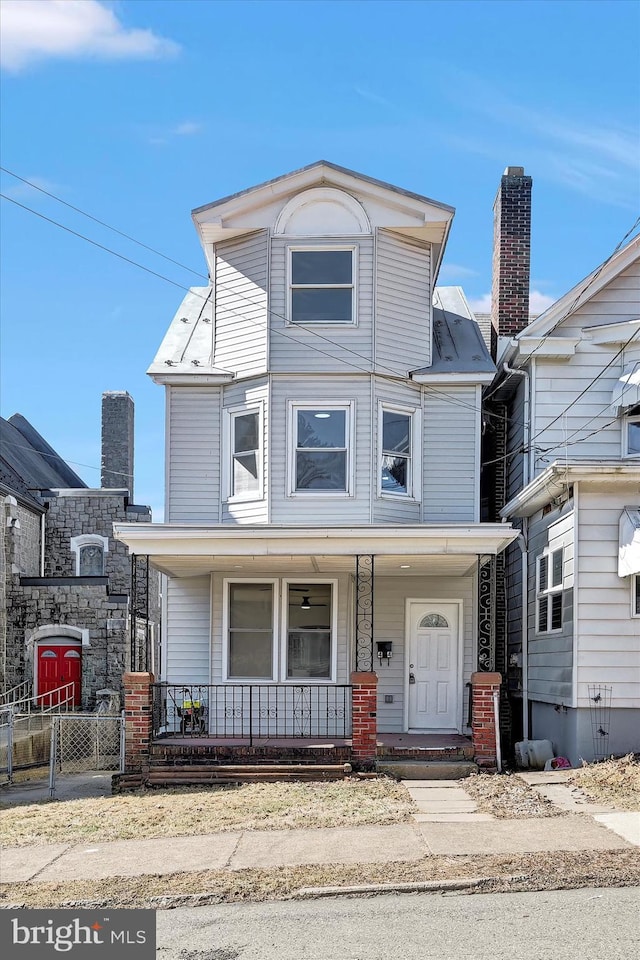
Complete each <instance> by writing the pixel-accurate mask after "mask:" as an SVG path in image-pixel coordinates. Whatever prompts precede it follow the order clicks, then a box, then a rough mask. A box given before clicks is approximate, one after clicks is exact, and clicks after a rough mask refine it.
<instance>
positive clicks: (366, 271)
mask: <svg viewBox="0 0 640 960" xmlns="http://www.w3.org/2000/svg"><path fill="white" fill-rule="evenodd" d="M317 244H318V240H317V238H310V239H309V240H308V242H307V241H305V239H304V238H300V239H298V238H296V241H295V243H292V242H291V241H287V240H284V239H282V238H280V237H275V238H273V239H272V240H271V261H270V263H271V269H270V274H271V279H270V308H271V314H270V331H271V333H270V347H269V356H270V369H271V371H272V372H273V373H282V372H290V373H304V372H305V371H309V372H314V373H315V372H327V373H349V372H350V371H356V372H357V371H360V370H365V371H366V370H369V369H370V368H371V358H372V352H373V238H372V237H358V238H357V239H355V240H354V241H353V243H352V242H351V238H349V237H345V238H343V237H341V238H340V240H339V241H336V246H338V247H341V248H342V249H344V248H345V245H348V246H349V247H353V248H354V269H355V276H354V282H355V289H356V307H355V312H356V317H357V323H356V324H355V325H352V324H318V323H314V324H308V325H297V324H290V323H288V321H287V319H286V318H287V310H288V303H287V301H288V275H289V270H288V257H289V247H291V246H292V247H294V249H295V248H299V247H300V246H309V245H312V246H317Z"/></svg>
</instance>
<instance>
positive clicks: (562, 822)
mask: <svg viewBox="0 0 640 960" xmlns="http://www.w3.org/2000/svg"><path fill="white" fill-rule="evenodd" d="M69 781H70V782H67V784H66V786H65V793H66V795H67V796H68V797H69V798H72V797H73V798H74V799H75V798H77V797H78V796H80V795H89V794H87V793H85V794H82V789H85V790H87V791H91V794H90V795H94V796H95V795H96V793H95V792H94V791H97V790H101V791H105V792H106V787H107V783H108V782H109V781H110V775H108V774H104V775H95V774H94V775H90V776H87V775H85V781H86V782H85V784H84V788H83V787H82V783H81V779H80V778H76V779H75V781H74V780H73V779H72V778H69ZM551 783H552V784H553V786H554V788H562V781H561V778H558V777H553V776H552V777H551ZM405 786H406V787H407V788H408V790H409V792H410V794H411V795H412V797H413V799H414V800H415V801H416V804H417V812H416V814H415V815H414V822H413V823H402V824H394V825H391V826H379V827H377V826H363V827H335V828H324V829H309V830H307V829H303V830H263V831H255V830H236V831H229V832H228V833H215V834H210V835H208V836H196V837H163V838H158V839H153V840H118V841H112V842H108V843H95V842H93V843H58V844H47V845H39V846H27V847H7V848H5V849H4V850H3V851H2V857H1V861H0V880H1V881H2V882H4V883H18V882H24V881H27V882H29V881H35V882H45V881H60V880H70V879H74V880H91V879H96V880H97V879H104V878H107V877H116V876H117V877H136V876H143V875H149V874H155V875H165V874H170V873H177V872H189V871H201V870H230V871H233V870H245V869H249V868H255V869H269V868H274V867H283V866H291V867H293V866H305V865H310V864H354V863H380V862H388V863H391V862H394V861H404V862H409V861H415V860H420V859H422V858H424V857H428V856H442V855H446V856H463V855H475V854H486V855H490V854H501V855H511V854H513V855H516V854H521V853H535V852H549V851H552V852H559V851H570V852H576V851H581V850H585V851H593V850H624V849H630V848H632V847H633V846H634V845H638V846H640V814H637V813H625V812H618V811H610V812H606V813H605V812H602V808H601V807H598V808H597V810H598V812H597V813H596V812H595V811H585V812H578V813H574V812H567V813H565V815H564V816H561V817H547V818H536V819H523V820H498V819H494V818H493V817H492V816H491V815H489V814H479V813H477V812H476V803H475V801H474V800H473V799H472V798H471V797H469V795H468V794H467V793H466V792H465V790H464V786H461V784H460V783H459V782H457V783H456V782H455V781H454V782H452V781H434V780H430V781H405ZM540 786H548V779H547V780H545V781H544V783H541V784H540ZM6 790H7V788H4V790H3V791H2V794H3V795H4V797H5V798H6V799H8V793H7V792H5V791H6ZM14 790H15V798H19V799H20V800H21V802H28V797H29V793H30V792H31V793H32V795H33V792H36V791H37V790H38V787H37V786H36V785H33V784H31V785H29V787H26V785H24V784H22V785H17V786H16V787H15V788H13V787H12V788H10V790H9V793H11V794H13V791H14ZM564 790H566V796H564V795H561V794H558V792H557V789H555V798H554V802H557V801H558V799H559V798H560V799H562V798H563V800H564V803H565V809H566V805H567V804H569V802H570V800H571V795H572V791H571V790H570V788H569V787H567V786H565V787H564ZM59 795H61V794H59ZM14 802H15V799H14V796H13V795H12V796H11V803H12V805H13V803H14ZM574 802H575V797H574Z"/></svg>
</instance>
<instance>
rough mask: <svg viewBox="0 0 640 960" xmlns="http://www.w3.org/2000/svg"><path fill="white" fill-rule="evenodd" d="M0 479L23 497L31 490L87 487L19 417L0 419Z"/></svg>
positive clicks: (26, 422)
mask: <svg viewBox="0 0 640 960" xmlns="http://www.w3.org/2000/svg"><path fill="white" fill-rule="evenodd" d="M0 476H1V477H2V480H3V482H4V483H5V484H6V485H7V486H9V487H11V488H12V489H15V490H16V491H17V492H19V493H21V494H22V495H24V496H28V495H32V494H33V492H34V491H35V490H54V489H57V488H72V487H82V488H85V489H86V487H87V485H86V483H85V482H84V480H81V479H80V477H79V476H78V474H77V473H75V471H74V470H72V469H71V467H70V466H69V465H68V464H67V463H66V462H65V461H64V460H63V459H62V457H61V456H60V454H58V453H56V451H55V450H54V449H53V447H51V446H50V445H49V444H48V443H47V441H46V440H45V439H44V437H42V436H41V435H40V434H39V433H38V431H37V430H36V429H35V428H34V427H33V426H32V425H31V424H30V423H29V421H28V420H27V419H26V418H25V417H23V416H22V415H21V414H19V413H14V414H13V416H12V417H9V419H8V420H4V419H2V418H1V417H0Z"/></svg>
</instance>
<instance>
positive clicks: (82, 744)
mask: <svg viewBox="0 0 640 960" xmlns="http://www.w3.org/2000/svg"><path fill="white" fill-rule="evenodd" d="M90 770H117V771H119V772H120V773H122V772H123V771H124V715H117V716H109V715H107V716H105V715H104V714H97V713H72V714H66V715H65V714H61V715H60V716H56V717H54V718H53V725H52V728H51V753H50V757H49V793H50V795H51V796H52V797H54V796H55V789H56V777H57V776H58V775H59V774H66V773H85V772H88V771H90Z"/></svg>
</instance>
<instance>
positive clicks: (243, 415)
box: [225, 407, 263, 500]
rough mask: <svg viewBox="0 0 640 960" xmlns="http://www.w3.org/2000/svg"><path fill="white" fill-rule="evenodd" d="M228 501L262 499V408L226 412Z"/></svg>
mask: <svg viewBox="0 0 640 960" xmlns="http://www.w3.org/2000/svg"><path fill="white" fill-rule="evenodd" d="M225 414H226V417H227V419H226V421H225V424H226V430H225V450H227V451H228V457H227V472H228V477H227V484H226V487H227V497H228V499H230V500H259V499H261V498H262V493H263V485H262V426H261V423H262V407H256V408H250V407H234V408H231V409H228V410H225Z"/></svg>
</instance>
